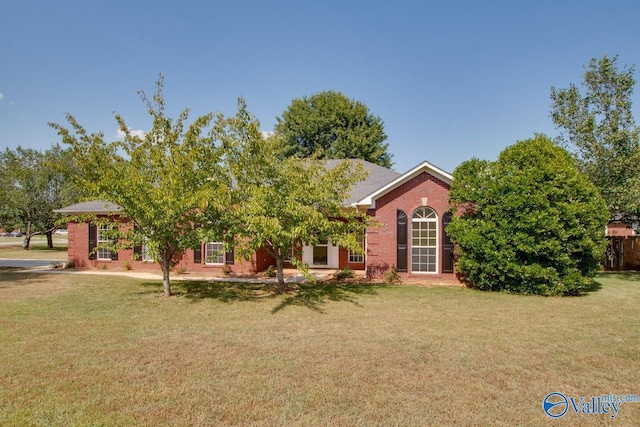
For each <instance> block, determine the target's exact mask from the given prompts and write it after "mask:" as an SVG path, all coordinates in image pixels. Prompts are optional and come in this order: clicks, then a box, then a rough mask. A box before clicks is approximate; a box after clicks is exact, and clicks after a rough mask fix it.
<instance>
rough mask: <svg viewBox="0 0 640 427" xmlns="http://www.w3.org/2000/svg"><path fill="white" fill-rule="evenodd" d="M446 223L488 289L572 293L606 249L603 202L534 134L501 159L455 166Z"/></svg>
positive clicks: (466, 274)
mask: <svg viewBox="0 0 640 427" xmlns="http://www.w3.org/2000/svg"><path fill="white" fill-rule="evenodd" d="M453 176H454V180H453V183H452V185H451V192H450V195H449V197H450V202H451V204H452V209H453V211H454V212H458V215H456V216H454V218H453V219H452V221H451V223H450V225H449V226H448V228H447V231H448V232H449V234H450V236H451V237H452V238H453V239H454V241H456V243H457V251H458V254H457V263H456V266H457V270H458V271H459V272H460V274H461V278H462V280H463V281H464V282H466V283H467V284H468V285H470V286H472V287H477V288H479V289H483V290H494V291H508V292H514V293H524V294H541V295H575V294H578V293H580V292H581V291H582V290H584V289H585V287H586V286H587V284H588V281H589V279H590V278H591V277H593V276H594V274H595V272H596V271H597V270H598V268H599V261H600V259H601V258H602V255H603V253H604V245H605V239H604V233H603V230H604V226H605V224H606V221H607V210H606V205H605V203H604V201H603V199H602V197H601V196H600V194H599V193H598V191H597V189H596V187H595V186H594V185H593V184H592V183H591V182H590V181H589V180H588V178H587V177H586V176H585V175H583V174H582V173H581V172H580V171H579V170H578V167H577V166H576V162H575V160H574V159H573V158H572V157H571V156H570V154H569V153H568V152H567V151H566V150H564V149H563V148H561V147H559V146H557V145H556V144H554V143H553V141H552V140H550V139H549V138H547V137H545V136H543V135H537V136H536V137H535V138H532V139H528V140H526V141H520V142H518V143H516V144H515V145H513V146H511V147H508V148H506V149H505V150H504V151H503V152H502V153H500V156H499V158H498V160H497V161H495V162H486V161H481V160H478V159H472V160H469V161H467V162H464V163H462V164H461V165H460V166H458V167H457V168H456V170H455V171H454V173H453Z"/></svg>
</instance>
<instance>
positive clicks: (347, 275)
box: [335, 267, 355, 280]
mask: <svg viewBox="0 0 640 427" xmlns="http://www.w3.org/2000/svg"><path fill="white" fill-rule="evenodd" d="M354 276H355V271H353V268H351V267H343V268H341V269H340V270H338V271H336V274H335V278H336V280H344V279H352V278H353V277H354Z"/></svg>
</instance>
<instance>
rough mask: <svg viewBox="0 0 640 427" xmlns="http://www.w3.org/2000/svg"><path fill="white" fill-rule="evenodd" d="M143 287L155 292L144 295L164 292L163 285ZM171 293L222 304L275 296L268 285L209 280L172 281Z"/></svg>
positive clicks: (194, 299) (146, 285) (146, 283)
mask: <svg viewBox="0 0 640 427" xmlns="http://www.w3.org/2000/svg"><path fill="white" fill-rule="evenodd" d="M141 285H142V286H144V287H147V288H153V290H149V292H143V293H156V292H158V291H160V292H162V283H158V282H143V283H142V284H141ZM171 292H172V294H173V295H174V296H182V297H185V298H187V299H189V300H191V301H192V302H197V301H201V300H204V299H214V300H218V301H221V302H233V301H257V300H260V299H264V298H268V297H272V296H274V293H273V292H272V290H271V288H270V286H269V284H267V283H246V282H226V281H209V280H189V281H186V280H185V281H180V280H172V281H171Z"/></svg>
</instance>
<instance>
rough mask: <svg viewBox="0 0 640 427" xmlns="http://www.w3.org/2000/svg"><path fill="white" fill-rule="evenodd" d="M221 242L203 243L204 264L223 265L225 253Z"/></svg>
mask: <svg viewBox="0 0 640 427" xmlns="http://www.w3.org/2000/svg"><path fill="white" fill-rule="evenodd" d="M223 249H224V246H223V243H222V242H209V243H206V244H205V245H204V263H205V265H224V261H225V255H226V254H225V253H224V251H223Z"/></svg>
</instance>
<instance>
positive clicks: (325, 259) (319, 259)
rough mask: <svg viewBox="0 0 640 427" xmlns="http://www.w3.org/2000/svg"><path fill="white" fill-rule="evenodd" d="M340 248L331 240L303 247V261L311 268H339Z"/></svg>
mask: <svg viewBox="0 0 640 427" xmlns="http://www.w3.org/2000/svg"><path fill="white" fill-rule="evenodd" d="M338 255H339V248H338V246H334V245H333V244H332V243H331V240H326V241H324V242H318V243H317V244H315V245H304V246H303V247H302V262H304V263H306V264H307V265H308V266H309V267H311V268H338Z"/></svg>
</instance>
